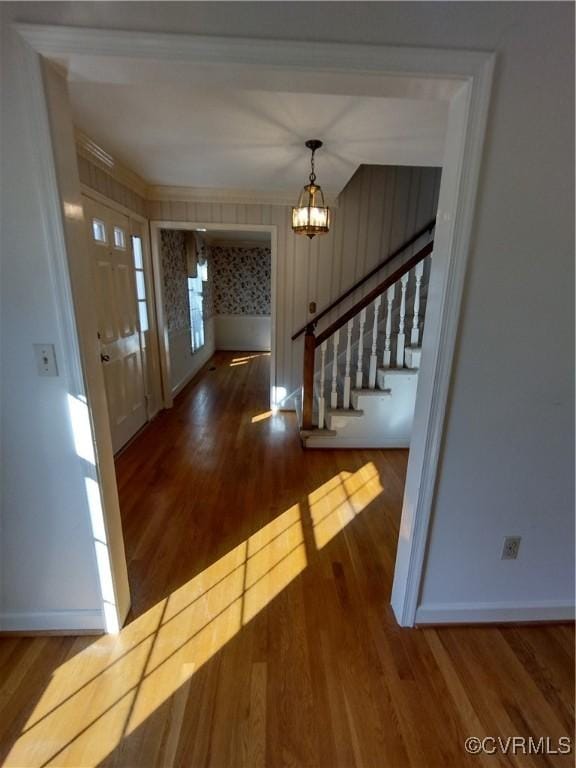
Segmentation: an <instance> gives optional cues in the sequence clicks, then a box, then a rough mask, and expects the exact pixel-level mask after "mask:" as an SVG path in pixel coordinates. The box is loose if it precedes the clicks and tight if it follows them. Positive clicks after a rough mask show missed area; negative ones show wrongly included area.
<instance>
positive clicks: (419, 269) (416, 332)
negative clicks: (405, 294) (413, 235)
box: [410, 261, 424, 347]
mask: <svg viewBox="0 0 576 768" xmlns="http://www.w3.org/2000/svg"><path fill="white" fill-rule="evenodd" d="M423 274H424V262H423V261H421V262H420V264H417V265H416V268H415V269H414V275H415V276H416V289H415V293H414V319H413V321H412V330H411V331H410V344H412V345H414V346H416V347H417V346H418V342H419V340H420V329H419V328H418V320H419V318H418V314H419V312H420V284H421V282H422V275H423Z"/></svg>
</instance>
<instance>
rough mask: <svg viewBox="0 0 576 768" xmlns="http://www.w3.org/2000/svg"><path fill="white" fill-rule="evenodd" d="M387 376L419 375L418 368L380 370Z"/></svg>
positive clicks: (379, 369)
mask: <svg viewBox="0 0 576 768" xmlns="http://www.w3.org/2000/svg"><path fill="white" fill-rule="evenodd" d="M380 371H382V373H384V375H385V376H390V375H391V376H400V375H404V374H406V373H417V371H418V368H378V372H380Z"/></svg>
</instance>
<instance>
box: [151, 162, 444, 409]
mask: <svg viewBox="0 0 576 768" xmlns="http://www.w3.org/2000/svg"><path fill="white" fill-rule="evenodd" d="M440 174H441V171H440V169H439V168H413V167H393V166H360V168H359V169H358V171H357V172H356V173H355V174H354V176H353V177H352V178H351V179H350V181H349V182H348V184H347V185H346V187H345V188H344V189H343V191H342V193H341V194H340V196H339V200H338V207H337V208H336V209H335V211H334V223H333V227H332V230H331V232H330V233H329V234H328V235H325V236H323V237H316V238H314V239H313V240H312V241H310V240H309V239H308V238H306V237H302V236H298V235H295V234H294V233H293V232H292V229H291V227H290V215H291V211H290V208H289V207H288V206H281V205H243V204H232V203H189V202H183V201H176V200H175V201H170V200H168V201H166V200H163V201H154V200H153V201H149V202H148V216H149V218H150V219H151V220H157V221H193V222H196V223H204V224H218V223H223V224H272V225H275V226H276V227H277V231H278V249H277V295H276V376H275V379H276V384H277V386H280V387H285V388H286V390H287V392H288V393H289V394H290V395H295V396H299V393H300V385H301V376H302V344H303V341H302V338H300V339H299V340H298V341H296V342H292V341H291V338H290V337H291V335H292V334H293V333H294V332H295V331H296V330H298V328H299V327H300V326H302V325H303V324H304V323H306V322H307V321H308V320H309V319H311V318H312V315H310V313H309V312H308V306H309V303H310V302H311V301H315V302H316V305H317V310H318V311H319V310H321V309H322V308H323V307H325V306H326V305H327V304H329V303H330V302H331V301H333V300H334V299H336V298H337V297H338V296H339V295H340V294H341V293H343V291H345V290H346V289H347V288H349V287H350V286H351V285H353V284H354V283H355V282H356V281H357V280H358V279H359V278H361V277H362V276H363V275H365V274H366V273H367V272H368V271H370V269H372V268H373V267H374V266H375V265H376V264H377V263H378V262H379V261H382V260H383V259H384V258H385V257H386V256H387V255H388V254H389V253H390V252H391V251H392V250H393V249H394V248H397V247H398V246H399V245H401V244H402V242H404V241H405V240H407V239H408V238H409V237H410V236H411V235H412V234H413V233H414V231H415V230H416V229H418V228H419V227H422V226H424V224H426V222H427V221H429V220H430V219H431V218H433V217H434V216H435V213H436V207H437V202H438V190H439V187H440ZM371 287H372V286H371V284H370V283H368V284H367V285H366V286H364V288H363V291H367V290H369V289H370V288H371ZM361 295H362V293H360V292H359V293H358V296H353V297H351V301H355V300H357V299H358V298H359V297H360V296H361ZM285 406H286V407H288V408H291V407H294V401H293V400H292V399H289V400H288V401H287V402H286V404H285Z"/></svg>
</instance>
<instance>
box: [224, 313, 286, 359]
mask: <svg viewBox="0 0 576 768" xmlns="http://www.w3.org/2000/svg"><path fill="white" fill-rule="evenodd" d="M271 331H272V323H271V320H270V317H268V316H265V315H215V316H214V338H215V347H216V349H229V350H235V351H241V352H268V351H269V350H270V342H271Z"/></svg>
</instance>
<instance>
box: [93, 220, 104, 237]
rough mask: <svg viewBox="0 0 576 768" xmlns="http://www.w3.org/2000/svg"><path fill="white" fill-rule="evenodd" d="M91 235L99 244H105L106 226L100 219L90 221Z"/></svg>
mask: <svg viewBox="0 0 576 768" xmlns="http://www.w3.org/2000/svg"><path fill="white" fill-rule="evenodd" d="M92 234H93V235H94V240H97V241H98V242H99V243H105V242H106V225H105V224H104V222H103V221H100V219H92Z"/></svg>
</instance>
